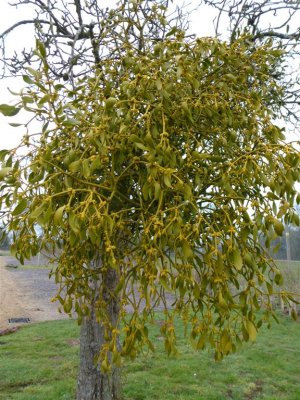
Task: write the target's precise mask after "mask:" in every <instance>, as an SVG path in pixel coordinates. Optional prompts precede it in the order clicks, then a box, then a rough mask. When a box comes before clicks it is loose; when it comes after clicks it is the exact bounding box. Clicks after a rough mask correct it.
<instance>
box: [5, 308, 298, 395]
mask: <svg viewBox="0 0 300 400" xmlns="http://www.w3.org/2000/svg"><path fill="white" fill-rule="evenodd" d="M279 319H280V322H281V323H280V324H279V325H277V324H276V323H274V325H273V327H272V329H271V330H267V329H265V328H264V329H262V331H261V333H260V335H259V336H258V339H257V342H256V343H254V344H252V345H250V344H246V345H244V346H243V347H242V348H241V349H240V350H239V351H238V352H237V353H236V354H234V355H231V356H229V357H227V358H226V359H225V360H223V361H222V362H220V363H215V362H214V360H213V354H212V353H211V352H209V351H203V352H199V353H195V352H194V350H193V349H192V347H191V346H190V345H189V344H188V343H187V342H186V340H185V339H184V337H183V333H182V330H181V329H180V334H179V350H180V356H179V357H178V358H169V357H167V356H166V355H165V354H164V353H163V350H162V349H163V343H162V340H161V337H160V336H159V333H156V334H155V333H153V332H152V334H153V335H155V336H156V342H157V350H156V352H155V353H153V354H149V355H145V356H140V357H139V358H138V359H137V360H136V361H134V362H132V361H128V362H127V364H126V366H125V367H124V370H123V381H124V398H125V400H155V399H156V400H175V399H176V400H254V399H256V400H258V399H264V400H299V399H300V370H299V365H300V340H299V335H300V324H299V323H298V322H293V321H292V320H290V319H288V318H287V317H284V316H280V317H279ZM78 335H79V329H78V326H77V325H76V323H75V322H73V321H55V322H47V323H40V324H36V325H31V326H26V327H23V328H22V329H21V330H19V331H18V332H16V333H15V334H12V335H7V336H2V337H0V399H1V400H74V398H75V384H76V374H77V362H78Z"/></svg>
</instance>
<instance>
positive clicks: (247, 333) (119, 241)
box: [0, 1, 300, 400]
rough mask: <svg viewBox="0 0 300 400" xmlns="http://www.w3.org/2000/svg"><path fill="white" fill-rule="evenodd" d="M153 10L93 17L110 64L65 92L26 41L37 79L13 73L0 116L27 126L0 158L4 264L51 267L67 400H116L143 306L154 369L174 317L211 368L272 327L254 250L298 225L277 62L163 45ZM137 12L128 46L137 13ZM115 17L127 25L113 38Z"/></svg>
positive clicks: (236, 48)
mask: <svg viewBox="0 0 300 400" xmlns="http://www.w3.org/2000/svg"><path fill="white" fill-rule="evenodd" d="M21 3H25V2H21ZM155 3H156V2H154V3H152V2H150V1H133V2H130V3H128V4H127V2H124V4H123V3H121V4H120V6H119V8H116V9H115V10H113V12H112V13H111V14H110V11H109V10H108V11H105V12H107V14H105V15H107V16H109V15H111V19H112V24H111V25H112V28H109V26H110V23H108V22H107V24H108V25H107V26H106V25H105V23H103V24H104V26H106V29H107V30H106V31H105V32H106V34H105V33H102V35H103V36H102V37H103V38H104V39H105V40H104V39H103V41H102V42H101V43H108V40H106V38H109V39H110V42H109V45H110V46H112V47H110V52H109V53H106V52H105V50H103V51H104V55H103V57H101V58H100V60H98V59H96V58H95V59H94V64H95V65H94V66H93V67H92V65H91V66H90V67H88V69H87V71H85V70H84V69H83V68H84V64H83V63H82V64H79V66H78V67H79V69H78V73H77V70H76V68H75V67H74V63H73V62H72V63H71V64H69V68H71V70H70V71H71V72H70V73H68V77H66V81H65V82H63V81H58V79H59V78H60V75H59V73H58V72H57V70H55V69H54V67H53V66H54V65H56V64H55V61H53V60H54V58H53V57H54V56H55V55H54V54H53V53H52V51H51V50H50V49H52V47H51V45H52V42H51V41H50V44H49V41H48V42H47V41H46V40H45V38H46V36H45V35H44V36H42V37H41V36H39V38H38V40H37V47H36V49H35V51H34V53H32V54H33V56H32V57H35V60H36V62H37V63H38V65H39V67H38V68H37V67H36V68H33V67H30V68H27V70H26V74H25V75H24V81H25V82H26V83H27V84H28V86H27V88H26V89H24V90H23V91H22V92H21V93H20V101H19V102H18V103H17V104H16V105H15V106H7V105H2V106H0V111H2V113H4V114H6V115H13V114H15V113H17V112H18V111H19V109H20V108H24V109H25V110H27V111H29V112H31V113H32V114H33V116H34V117H35V118H36V119H37V120H38V121H40V123H41V132H40V133H39V134H38V135H35V134H31V133H30V131H28V132H27V133H26V135H25V136H24V139H23V141H22V143H21V144H20V148H21V147H22V151H18V149H13V150H11V151H8V150H3V151H1V152H0V158H1V161H2V169H1V170H0V177H1V179H2V184H1V189H0V190H1V199H2V201H3V202H5V204H6V207H7V208H8V210H9V211H7V218H8V227H9V229H10V230H11V231H12V232H13V235H14V240H13V242H14V243H13V246H12V251H13V252H14V254H15V255H16V256H17V257H18V258H19V259H20V261H23V260H24V258H30V257H31V256H33V255H35V254H36V253H37V252H38V251H40V250H41V249H44V250H47V251H48V252H52V253H53V261H55V262H57V264H58V265H57V268H56V269H55V271H54V272H53V273H54V274H55V278H56V281H57V283H58V284H59V285H60V290H59V292H58V294H57V299H58V300H59V301H60V303H61V304H62V307H63V309H64V311H65V312H66V313H71V312H75V313H76V315H77V317H78V321H79V323H80V324H81V343H80V345H81V350H80V368H79V379H78V391H77V398H78V399H84V400H90V399H105V400H106V399H112V398H114V399H115V398H120V397H121V388H120V365H121V361H122V358H123V357H126V356H130V357H135V356H136V354H137V353H138V352H139V351H140V350H141V348H143V347H145V346H146V347H148V348H149V349H150V350H153V349H154V343H152V340H151V338H150V337H149V336H148V325H149V323H151V322H153V320H155V315H156V314H155V309H156V307H157V306H158V305H160V307H161V308H163V310H164V316H165V320H164V323H163V324H162V327H161V333H162V335H163V336H164V338H165V349H166V351H167V352H168V354H174V353H176V332H175V327H174V319H175V317H176V316H179V317H180V318H182V320H183V322H184V324H186V326H187V329H188V332H189V335H190V338H191V341H192V343H193V345H194V346H195V348H196V349H202V348H204V347H205V346H207V345H209V346H212V347H213V348H214V349H215V357H216V359H217V360H219V359H221V358H222V357H223V356H224V355H227V354H229V353H230V352H233V351H235V350H236V347H237V346H238V345H239V344H240V343H241V342H242V341H243V340H246V341H247V340H255V337H256V333H257V329H258V328H259V327H260V326H261V324H262V323H263V321H264V320H268V319H270V317H274V318H276V317H275V315H274V313H273V310H272V303H271V295H272V294H273V290H274V286H276V284H280V283H281V281H282V277H281V274H280V271H279V270H278V269H277V268H276V266H275V264H274V263H273V262H272V260H271V259H270V258H269V256H268V254H267V253H266V251H265V250H264V248H263V247H262V246H261V245H260V235H264V236H265V237H266V242H267V247H269V246H270V243H271V240H272V239H274V238H275V237H276V236H281V235H282V233H283V229H284V226H283V223H282V221H281V219H282V218H284V220H285V222H295V223H298V222H299V217H298V215H297V214H296V213H295V211H294V209H293V204H294V201H295V199H296V200H297V201H298V202H299V200H300V199H299V196H298V197H297V192H296V190H295V188H294V182H296V181H297V180H299V174H300V166H299V153H298V151H297V150H296V149H295V148H294V147H293V145H292V144H286V143H285V142H284V133H283V130H282V129H280V128H279V127H278V126H276V124H275V123H274V119H275V118H276V116H277V115H278V113H280V107H281V104H282V99H283V98H284V95H285V91H284V87H282V86H281V85H280V84H279V81H278V76H279V75H280V76H281V74H282V72H283V67H282V65H283V60H284V52H283V51H282V50H280V49H278V48H275V49H274V48H273V46H272V42H266V43H263V44H261V45H255V46H254V45H253V41H251V38H249V36H241V37H240V38H237V39H236V40H235V41H233V42H232V43H226V42H222V41H220V40H218V39H214V38H204V39H192V38H191V37H188V35H186V33H185V31H184V30H182V29H181V28H180V27H179V26H178V25H176V26H173V27H172V26H169V27H168V28H167V29H166V28H165V27H166V26H167V24H166V22H165V19H164V13H166V9H165V8H162V10H161V11H159V9H158V8H157V7H155ZM37 4H38V5H40V4H42V3H41V2H40V1H37ZM75 4H79V5H80V3H79V2H76V3H75ZM95 4H97V3H96V2H91V3H90V10H92V7H94V5H95ZM163 4H165V5H167V4H166V3H163ZM150 5H151V6H153V7H152V8H151V10H154V11H153V13H154V14H151V15H152V16H151V19H149V20H148V19H147V23H146V24H145V26H144V27H143V30H142V32H143V34H139V35H138V36H137V34H136V29H137V25H136V24H138V23H140V22H139V21H140V19H138V18H137V15H138V14H137V13H138V12H139V13H140V12H143V11H145V10H146V9H147V8H146V7H149V6H150ZM41 10H44V8H43V7H41ZM54 10H56V8H55V7H54ZM127 10H129V11H128V12H130V13H131V14H127ZM45 12H47V13H48V14H49V15H50V16H51V21H54V25H55V24H58V23H59V22H55V19H54V17H53V15H52V14H51V13H53V12H52V11H51V13H50V10H49V9H46V11H45ZM76 12H77V16H78V20H79V18H80V17H79V15H80V13H78V10H77V9H76ZM65 15H66V21H68V20H69V19H70V16H69V10H67V12H66V14H65ZM96 15H98V14H96ZM120 15H121V16H122V18H124V15H126V16H127V15H130V17H128V16H127V17H126V24H124V26H123V27H122V26H121V27H120V19H118V18H121V17H120ZM145 15H146V14H145ZM147 15H148V14H147ZM145 18H146V17H145ZM147 18H148V17H147ZM57 20H58V21H61V18H60V19H57ZM117 22H118V23H117ZM45 24H46V25H47V22H45ZM51 24H52V25H53V23H51ZM51 24H50V25H51ZM52 25H51V26H52ZM69 25H70V26H72V27H73V26H75V24H71V23H70V24H69ZM69 25H68V26H69ZM55 26H56V25H55ZM80 26H81V27H82V28H80V29H79V28H77V32H78V31H79V32H80V33H78V35H77V37H76V38H77V39H76V41H75V42H76V44H77V40H79V39H80V38H81V36H80V35H83V33H82V32H85V31H84V28H85V25H84V24H83V23H82V24H80ZM75 27H76V26H75ZM151 27H156V28H157V31H155V35H154V34H153V32H154V30H153V29H154V28H153V29H152V28H151ZM52 28H53V26H52ZM52 28H51V29H52ZM96 28H99V23H97V24H96V25H95V27H93V29H92V31H94V30H95V29H96ZM150 28H151V29H150ZM37 29H38V32H40V31H41V28H40V25H39V24H38V27H37ZM56 29H57V30H58V34H57V35H58V36H59V37H61V34H63V35H65V37H66V36H67V35H69V33H68V34H67V33H66V31H65V33H64V32H62V29H61V28H60V27H59V26H56ZM69 29H71V28H69ZM87 29H91V28H90V27H89V28H87ZM137 30H138V29H137ZM50 32H51V35H52V36H51V35H50V39H51V38H53V40H54V38H55V36H57V35H56V34H55V35H54V34H53V30H52V31H50ZM120 32H121V34H120ZM126 32H127V34H130V35H131V36H130V38H132V40H131V39H130V40H129V37H128V36H126ZM138 32H140V31H139V30H138ZM145 32H147V33H145ZM112 38H115V41H114V42H113V40H112ZM50 39H49V40H50ZM83 39H84V38H83ZM101 40H102V39H101ZM92 43H93V41H92ZM49 46H50V47H49ZM59 48H60V44H59V46H58V49H59ZM74 48H75V47H74V46H73V49H74ZM103 49H105V45H104V48H103ZM90 50H91V52H92V54H94V53H93V47H92V48H91V49H90ZM71 51H75V50H71ZM87 53H88V50H87ZM81 56H84V53H82V54H81ZM79 58H80V57H79ZM80 59H81V58H80ZM57 65H61V66H62V65H63V60H62V59H61V60H60V61H59V62H58V64H57ZM66 65H67V64H66ZM64 71H65V70H64ZM79 71H81V72H79ZM275 72H277V74H276V73H275ZM64 74H65V72H63V73H62V75H61V76H62V79H63V78H64ZM70 76H71V78H70ZM56 77H57V79H56ZM279 201H280V204H279ZM36 224H39V225H40V226H41V227H42V229H43V236H42V240H40V239H39V238H38V237H37V233H36V229H35V226H36ZM58 246H59V247H60V251H59V252H57V247H58ZM169 293H171V294H172V296H173V297H172V298H173V301H172V304H171V305H170V304H169V303H168V302H167V297H168V294H169ZM282 296H283V298H284V300H285V301H287V302H290V301H293V298H292V296H291V294H289V293H285V292H283V293H282ZM128 307H130V308H131V310H132V312H131V313H128V312H127V310H128ZM259 309H263V311H264V317H263V318H261V316H258V315H257V313H256V311H257V310H259ZM120 335H121V336H122V342H120ZM95 358H96V359H97V360H98V363H95V362H94V361H95Z"/></svg>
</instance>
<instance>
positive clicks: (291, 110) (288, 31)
mask: <svg viewBox="0 0 300 400" xmlns="http://www.w3.org/2000/svg"><path fill="white" fill-rule="evenodd" d="M202 3H203V4H206V5H209V6H211V7H213V8H214V9H215V10H216V18H215V31H216V35H224V32H222V27H224V25H225V26H226V27H227V34H228V36H229V37H228V39H229V41H230V42H234V41H235V40H236V39H238V38H239V37H240V35H241V34H245V33H247V34H248V35H250V37H251V39H250V40H251V41H252V42H253V45H255V46H256V45H261V44H263V43H266V42H268V41H270V40H271V41H272V46H273V48H275V47H277V48H280V49H285V51H286V60H285V63H286V64H285V71H284V74H282V76H281V77H279V76H278V77H277V78H278V79H280V78H281V85H282V86H283V87H284V88H285V95H284V96H283V97H282V99H281V110H280V116H281V117H282V118H283V119H284V120H285V121H288V122H289V124H290V125H291V124H292V125H295V126H296V127H297V130H298V128H299V104H300V98H299V96H300V92H299V83H300V76H299V72H298V71H299V64H298V60H299V54H300V48H299V43H300V27H299V16H300V3H299V1H297V0H294V1H293V0H292V1H289V0H279V1H277V0H276V1H274V0H264V1H255V0H254V1H253V0H251V1H250V0H203V1H202ZM223 30H224V28H223ZM275 73H276V72H275Z"/></svg>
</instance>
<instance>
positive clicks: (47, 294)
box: [0, 256, 68, 329]
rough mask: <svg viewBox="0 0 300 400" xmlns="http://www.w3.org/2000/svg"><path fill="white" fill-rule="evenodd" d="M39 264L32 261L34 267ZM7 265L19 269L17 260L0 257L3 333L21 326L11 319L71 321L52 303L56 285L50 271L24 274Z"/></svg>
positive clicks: (0, 298)
mask: <svg viewBox="0 0 300 400" xmlns="http://www.w3.org/2000/svg"><path fill="white" fill-rule="evenodd" d="M36 262H37V260H31V261H30V264H34V263H36ZM7 265H19V263H18V262H17V260H15V259H14V258H13V257H4V256H1V257H0V329H6V328H11V327H14V326H19V325H20V324H19V323H18V324H15V323H9V321H8V320H9V318H21V317H27V318H29V319H30V322H38V321H48V320H55V319H65V318H68V316H67V315H65V314H60V313H59V312H58V303H52V302H51V299H52V298H53V297H54V296H55V294H56V284H55V283H54V281H53V279H51V280H50V279H49V270H46V269H38V270H22V267H19V268H11V267H7Z"/></svg>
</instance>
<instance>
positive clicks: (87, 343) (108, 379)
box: [77, 270, 121, 400]
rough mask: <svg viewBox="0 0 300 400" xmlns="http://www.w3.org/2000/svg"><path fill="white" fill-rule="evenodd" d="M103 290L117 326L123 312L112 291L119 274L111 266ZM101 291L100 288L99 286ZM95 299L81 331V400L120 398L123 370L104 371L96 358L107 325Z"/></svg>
mask: <svg viewBox="0 0 300 400" xmlns="http://www.w3.org/2000/svg"><path fill="white" fill-rule="evenodd" d="M103 284H104V288H105V290H104V291H103V292H102V296H103V299H104V300H105V301H107V304H108V313H109V317H110V321H111V322H112V324H113V325H114V326H115V325H116V323H117V319H118V314H119V299H117V298H116V297H115V296H114V295H112V293H113V292H114V288H115V287H116V284H117V274H116V272H115V271H113V270H109V271H108V273H107V274H106V276H105V279H104V282H103ZM98 289H99V293H100V288H99V286H98ZM95 311H96V309H95V301H94V302H93V303H92V305H91V307H90V315H89V316H86V317H85V318H84V319H83V321H82V325H81V332H80V361H79V373H78V382H77V400H120V399H121V370H120V368H117V367H113V369H112V372H111V373H107V374H105V373H103V372H102V371H101V369H100V365H99V363H96V362H95V360H96V359H97V356H98V355H99V351H100V349H101V346H102V345H103V343H104V329H103V326H102V325H101V323H98V321H97V320H96V313H95Z"/></svg>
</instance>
